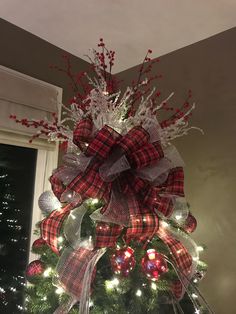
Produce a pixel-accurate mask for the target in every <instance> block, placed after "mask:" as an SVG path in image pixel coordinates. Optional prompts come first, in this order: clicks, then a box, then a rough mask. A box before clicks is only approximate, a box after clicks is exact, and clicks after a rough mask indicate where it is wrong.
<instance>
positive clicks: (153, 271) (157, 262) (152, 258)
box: [141, 249, 168, 281]
mask: <svg viewBox="0 0 236 314" xmlns="http://www.w3.org/2000/svg"><path fill="white" fill-rule="evenodd" d="M141 264H142V269H143V271H144V273H145V275H146V276H147V278H148V279H150V280H153V281H157V280H158V278H159V276H160V275H161V274H163V273H166V272H167V271H168V267H167V263H166V260H165V259H164V257H163V256H162V255H161V254H160V253H157V251H155V250H154V249H150V250H147V253H146V255H145V256H144V257H143V258H142V261H141Z"/></svg>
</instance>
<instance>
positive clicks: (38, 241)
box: [32, 238, 46, 249]
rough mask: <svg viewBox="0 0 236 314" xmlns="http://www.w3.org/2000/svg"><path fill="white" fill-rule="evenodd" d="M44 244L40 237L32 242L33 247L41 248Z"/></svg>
mask: <svg viewBox="0 0 236 314" xmlns="http://www.w3.org/2000/svg"><path fill="white" fill-rule="evenodd" d="M44 245H46V241H45V240H44V239H42V238H39V239H37V240H35V241H34V242H33V244H32V248H33V249H41V248H42V247H43V246H44Z"/></svg>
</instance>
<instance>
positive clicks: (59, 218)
mask: <svg viewBox="0 0 236 314" xmlns="http://www.w3.org/2000/svg"><path fill="white" fill-rule="evenodd" d="M71 209H72V207H71V204H68V205H67V206H65V207H64V208H62V209H60V210H54V211H53V212H51V214H50V215H49V216H48V217H47V218H45V219H44V220H42V222H41V224H40V230H41V237H42V238H43V239H44V240H45V241H46V242H47V245H48V246H50V248H51V249H52V251H53V252H54V253H56V254H58V255H59V241H58V237H59V236H60V234H61V227H62V224H63V221H64V220H65V218H66V217H67V216H68V215H69V213H70V211H71Z"/></svg>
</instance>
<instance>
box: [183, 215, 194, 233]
mask: <svg viewBox="0 0 236 314" xmlns="http://www.w3.org/2000/svg"><path fill="white" fill-rule="evenodd" d="M196 228H197V220H196V218H195V217H194V216H193V215H192V214H191V213H189V214H188V217H187V219H186V221H185V224H184V226H183V229H184V230H185V231H186V232H187V233H192V232H194V231H195V229H196Z"/></svg>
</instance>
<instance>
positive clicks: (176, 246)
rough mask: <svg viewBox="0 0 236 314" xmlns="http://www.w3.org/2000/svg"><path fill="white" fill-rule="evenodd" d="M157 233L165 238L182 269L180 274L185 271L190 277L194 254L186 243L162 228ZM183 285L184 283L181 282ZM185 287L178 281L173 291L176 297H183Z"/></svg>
mask: <svg viewBox="0 0 236 314" xmlns="http://www.w3.org/2000/svg"><path fill="white" fill-rule="evenodd" d="M157 235H158V236H160V238H161V239H162V240H163V242H164V243H165V244H166V245H167V246H168V247H169V249H170V251H171V253H172V257H173V260H174V262H175V265H176V267H177V268H178V269H179V270H180V274H181V273H183V274H185V276H187V277H189V276H190V274H191V268H192V256H191V255H190V254H189V253H188V251H187V249H186V248H185V247H184V245H183V244H182V243H181V242H180V241H178V240H176V239H174V238H173V237H172V236H171V235H170V234H169V233H167V232H166V231H165V230H163V229H162V228H161V229H159V230H158V231H157ZM181 286H182V284H181ZM182 291H183V287H181V288H180V282H179V281H176V283H175V284H174V286H173V292H174V293H175V296H176V298H180V297H182Z"/></svg>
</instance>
